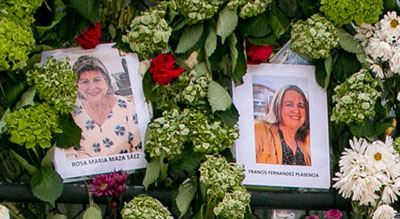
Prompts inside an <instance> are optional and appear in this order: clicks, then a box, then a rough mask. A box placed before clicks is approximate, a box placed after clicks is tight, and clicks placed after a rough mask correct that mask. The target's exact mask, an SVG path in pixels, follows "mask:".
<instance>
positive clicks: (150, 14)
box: [122, 4, 172, 59]
mask: <svg viewBox="0 0 400 219" xmlns="http://www.w3.org/2000/svg"><path fill="white" fill-rule="evenodd" d="M160 5H161V6H159V7H155V8H151V9H150V10H149V11H146V12H143V13H142V15H141V16H137V17H135V18H134V19H133V20H132V23H131V25H130V30H128V33H127V35H124V36H122V41H123V42H125V43H128V44H129V46H130V48H131V49H132V51H133V52H137V53H139V55H141V56H142V57H143V58H145V59H146V58H148V56H150V55H152V54H157V53H168V52H169V51H170V46H169V44H168V41H169V37H170V36H171V32H172V28H171V27H170V26H169V24H168V22H167V21H166V20H165V18H164V16H165V11H166V9H167V5H166V4H160Z"/></svg>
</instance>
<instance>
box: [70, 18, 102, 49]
mask: <svg viewBox="0 0 400 219" xmlns="http://www.w3.org/2000/svg"><path fill="white" fill-rule="evenodd" d="M100 38H101V26H100V23H96V24H89V25H88V28H87V29H86V31H85V32H83V33H82V34H81V35H79V36H78V37H77V38H75V40H76V41H77V42H78V44H79V45H80V46H81V47H82V48H84V49H93V48H95V47H96V45H97V44H99V43H100V42H101V40H100Z"/></svg>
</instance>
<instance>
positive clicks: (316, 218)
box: [306, 215, 319, 219]
mask: <svg viewBox="0 0 400 219" xmlns="http://www.w3.org/2000/svg"><path fill="white" fill-rule="evenodd" d="M306 219H319V217H318V216H316V215H311V216H307V217H306Z"/></svg>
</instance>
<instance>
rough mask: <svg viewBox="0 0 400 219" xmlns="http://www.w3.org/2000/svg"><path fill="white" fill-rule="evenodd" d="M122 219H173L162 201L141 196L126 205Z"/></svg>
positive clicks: (122, 211) (122, 212)
mask: <svg viewBox="0 0 400 219" xmlns="http://www.w3.org/2000/svg"><path fill="white" fill-rule="evenodd" d="M121 216H122V219H142V218H152V219H173V217H172V216H171V213H170V212H169V211H168V209H167V208H166V207H164V206H163V205H162V204H161V202H160V201H158V200H157V199H155V198H152V197H150V196H147V195H140V196H136V197H135V198H133V199H132V200H131V201H129V202H128V203H125V205H124V207H123V208H122V210H121Z"/></svg>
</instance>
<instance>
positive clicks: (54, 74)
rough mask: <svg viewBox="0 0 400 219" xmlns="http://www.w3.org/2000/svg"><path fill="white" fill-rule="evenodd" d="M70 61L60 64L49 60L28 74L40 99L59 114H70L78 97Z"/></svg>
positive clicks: (28, 80)
mask: <svg viewBox="0 0 400 219" xmlns="http://www.w3.org/2000/svg"><path fill="white" fill-rule="evenodd" d="M68 61H69V59H68V58H66V59H64V61H62V62H58V61H57V60H55V59H54V58H52V57H50V58H48V59H47V64H46V65H42V64H39V63H37V64H35V66H34V68H33V69H32V70H30V71H28V72H27V73H26V76H27V82H28V84H29V85H32V84H33V85H35V87H36V91H37V92H38V94H39V98H40V99H42V100H44V101H46V102H47V103H49V104H51V105H53V106H54V109H56V110H57V111H58V112H61V113H64V114H66V113H70V112H71V111H72V110H73V109H74V106H75V99H76V96H77V84H76V80H77V79H76V74H75V73H74V72H73V71H72V68H71V66H70V65H69V62H68Z"/></svg>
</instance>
